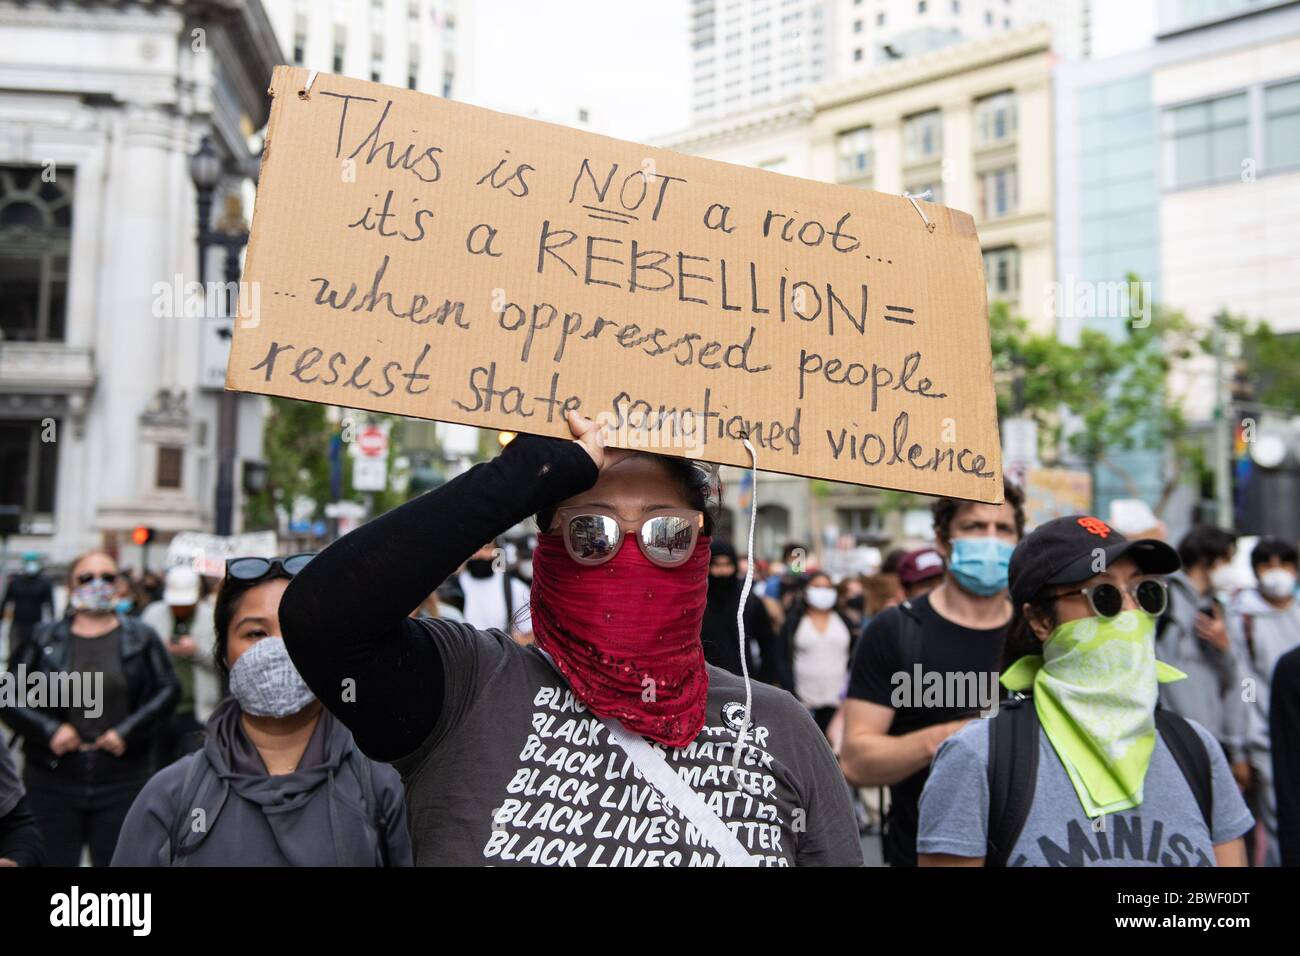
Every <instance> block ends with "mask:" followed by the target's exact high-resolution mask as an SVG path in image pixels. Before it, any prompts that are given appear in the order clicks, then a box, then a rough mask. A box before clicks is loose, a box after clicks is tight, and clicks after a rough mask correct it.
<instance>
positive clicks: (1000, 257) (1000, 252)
mask: <svg viewBox="0 0 1300 956" xmlns="http://www.w3.org/2000/svg"><path fill="white" fill-rule="evenodd" d="M984 281H985V282H986V283H987V284H988V291H989V301H990V302H997V301H1001V302H1014V301H1016V300H1017V299H1019V298H1020V250H1019V249H1017V248H1016V247H1015V246H1002V247H1001V248H998V249H985V250H984Z"/></svg>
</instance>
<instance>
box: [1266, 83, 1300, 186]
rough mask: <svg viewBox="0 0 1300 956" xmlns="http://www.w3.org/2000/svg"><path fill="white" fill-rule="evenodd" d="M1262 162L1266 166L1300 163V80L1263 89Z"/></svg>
mask: <svg viewBox="0 0 1300 956" xmlns="http://www.w3.org/2000/svg"><path fill="white" fill-rule="evenodd" d="M1264 161H1265V162H1266V163H1267V164H1268V166H1267V168H1269V169H1281V168H1283V167H1286V166H1296V165H1300V80H1293V81H1292V82H1290V83H1280V84H1278V85H1277V86H1270V87H1268V88H1267V89H1265V90H1264Z"/></svg>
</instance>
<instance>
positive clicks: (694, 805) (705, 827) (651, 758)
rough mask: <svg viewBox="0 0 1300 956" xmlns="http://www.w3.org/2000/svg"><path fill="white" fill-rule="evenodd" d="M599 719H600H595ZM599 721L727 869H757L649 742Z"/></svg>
mask: <svg viewBox="0 0 1300 956" xmlns="http://www.w3.org/2000/svg"><path fill="white" fill-rule="evenodd" d="M537 650H538V652H539V653H540V654H541V655H542V656H543V657H544V658H546V661H547V663H548V664H550V665H551V668H552V670H554V671H555V673H556V674H557V675H558V676H559V677H560V679H561V680H563V679H564V677H563V675H561V674H560V672H559V669H558V668H556V667H555V662H554V661H553V660H551V655H549V654H547V653H546V652H545V651H543V650H542V649H541V648H540V647H539V648H537ZM595 716H598V715H595ZM598 719H599V720H600V722H601V723H602V724H604V725H605V729H606V730H607V731H609V739H610V740H612V741H613V742H614V743H616V744H618V745H619V747H621V748H622V749H623V752H624V753H626V754H627V757H628V759H629V760H631V761H632V766H634V767H636V769H637V770H638V771H639V772H640V774H641V776H642V777H644V778H645V781H646V782H647V783H648V784H650V786H652V787H654V788H655V789H656V790H658V791H659V795H660V796H662V797H663V798H664V799H665V800H667V801H668V802H669V803H670V804H672V805H673V806H674V807H676V808H677V812H678V813H680V814H681V815H682V816H683V817H685V818H686V822H687V823H689V824H691V826H693V827H695V829H697V830H699V831H700V835H701V836H702V837H704V839H705V840H706V841H707V842H708V844H709V846H711V847H713V849H714V850H716V851H717V852H718V855H719V856H721V857H722V862H723V863H725V864H726V865H727V866H758V858H757V857H754V856H751V855H750V853H749V851H748V850H746V849H745V847H744V845H743V844H742V843H741V842H740V838H739V837H737V836H736V834H734V833H732V832H731V830H730V828H729V827H728V826H727V825H726V824H725V823H723V822H722V818H721V817H719V816H718V815H717V814H716V813H714V812H713V810H712V809H711V808H710V807H709V805H708V804H707V803H705V802H704V798H703V797H701V796H700V795H699V794H698V793H696V792H695V790H694V789H693V788H692V787H691V785H690V784H688V783H687V782H686V781H685V780H683V779H682V778H681V776H680V775H679V774H678V773H677V771H676V770H674V769H673V768H672V767H671V766H670V765H669V763H668V761H667V760H665V759H664V757H663V755H662V754H661V753H659V751H657V750H655V749H654V748H653V747H651V746H650V744H648V743H647V742H646V739H645V738H644V737H642V736H641V735H640V734H638V733H634V732H633V731H631V730H628V729H627V728H626V727H624V726H623V723H622V721H619V720H615V719H614V718H613V717H599V716H598Z"/></svg>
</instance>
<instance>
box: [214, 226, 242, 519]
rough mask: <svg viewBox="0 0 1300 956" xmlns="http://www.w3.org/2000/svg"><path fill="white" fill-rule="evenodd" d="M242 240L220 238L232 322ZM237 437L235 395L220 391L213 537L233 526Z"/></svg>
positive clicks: (235, 311) (227, 237) (237, 412)
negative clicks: (224, 255) (215, 528)
mask: <svg viewBox="0 0 1300 956" xmlns="http://www.w3.org/2000/svg"><path fill="white" fill-rule="evenodd" d="M242 238H243V237H240V236H223V237H222V240H223V244H224V245H225V247H226V294H227V299H226V315H227V316H228V317H230V319H231V321H232V322H233V321H236V314H237V312H238V301H237V297H236V294H235V289H236V288H237V286H236V283H237V282H238V281H239V250H240V249H241V248H243V242H242V241H241V240H242ZM238 438H239V394H238V393H237V392H232V391H229V390H226V391H223V392H222V393H221V397H220V399H219V400H218V413H217V514H216V524H217V534H220V535H230V534H234V527H235V457H236V455H235V448H236V444H237V443H238Z"/></svg>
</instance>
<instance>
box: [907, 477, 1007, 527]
mask: <svg viewBox="0 0 1300 956" xmlns="http://www.w3.org/2000/svg"><path fill="white" fill-rule="evenodd" d="M1002 496H1003V498H1004V499H1005V501H1006V503H1007V504H1009V505H1011V507H1012V509H1013V510H1014V511H1015V513H1016V537H1017V538H1023V537H1024V536H1025V493H1024V491H1022V490H1021V488H1020V486H1019V485H1018V484H1016V483H1015V482H1014V481H1012V480H1011V479H1010V478H1004V479H1003V480H1002ZM968 504H971V502H969V501H967V500H965V499H964V498H936V499H935V500H934V504H932V505H930V513H931V515H933V516H934V534H935V537H936V538H938V539H939V540H940V541H945V542H946V541H948V540H949V537H948V531H949V529H950V528H951V527H952V519H953V518H955V517H957V512H958V511H960V510H961V508H962V506H963V505H968Z"/></svg>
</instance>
